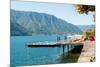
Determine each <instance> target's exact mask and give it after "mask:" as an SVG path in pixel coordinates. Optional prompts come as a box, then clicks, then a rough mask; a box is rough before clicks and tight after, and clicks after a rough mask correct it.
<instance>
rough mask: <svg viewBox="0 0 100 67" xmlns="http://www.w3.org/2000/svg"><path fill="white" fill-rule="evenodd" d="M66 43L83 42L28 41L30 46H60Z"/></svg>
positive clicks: (77, 43)
mask: <svg viewBox="0 0 100 67" xmlns="http://www.w3.org/2000/svg"><path fill="white" fill-rule="evenodd" d="M64 45H83V43H82V42H70V41H59V42H38V43H27V46H28V47H60V46H64Z"/></svg>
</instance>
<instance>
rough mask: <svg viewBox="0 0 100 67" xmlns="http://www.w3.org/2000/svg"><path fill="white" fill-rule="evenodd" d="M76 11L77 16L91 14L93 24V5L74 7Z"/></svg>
mask: <svg viewBox="0 0 100 67" xmlns="http://www.w3.org/2000/svg"><path fill="white" fill-rule="evenodd" d="M75 7H76V11H77V12H78V13H79V14H88V13H89V12H93V13H94V14H93V19H94V22H95V6H94V5H75Z"/></svg>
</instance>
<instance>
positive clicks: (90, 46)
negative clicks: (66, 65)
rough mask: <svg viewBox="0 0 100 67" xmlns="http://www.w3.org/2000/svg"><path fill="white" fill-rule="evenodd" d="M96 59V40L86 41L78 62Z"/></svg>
mask: <svg viewBox="0 0 100 67" xmlns="http://www.w3.org/2000/svg"><path fill="white" fill-rule="evenodd" d="M94 61H95V42H94V41H93V42H89V41H86V42H85V43H84V46H83V49H82V52H81V55H80V57H79V59H78V62H94Z"/></svg>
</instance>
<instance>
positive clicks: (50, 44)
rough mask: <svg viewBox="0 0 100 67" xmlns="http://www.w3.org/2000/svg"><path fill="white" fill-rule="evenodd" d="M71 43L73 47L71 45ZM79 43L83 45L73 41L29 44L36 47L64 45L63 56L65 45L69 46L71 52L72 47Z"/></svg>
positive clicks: (68, 49)
mask: <svg viewBox="0 0 100 67" xmlns="http://www.w3.org/2000/svg"><path fill="white" fill-rule="evenodd" d="M69 45H70V46H71V47H69ZM77 45H83V43H81V42H71V41H68V40H67V41H58V42H38V43H27V46H28V47H30V48H34V47H50V48H54V47H62V52H63V56H64V53H65V46H66V47H67V51H68V52H69V51H70V49H73V48H74V47H75V46H77Z"/></svg>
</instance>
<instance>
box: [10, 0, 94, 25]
mask: <svg viewBox="0 0 100 67" xmlns="http://www.w3.org/2000/svg"><path fill="white" fill-rule="evenodd" d="M11 9H14V10H19V11H34V12H40V13H47V14H51V15H54V16H56V17H58V18H61V19H63V20H65V21H67V22H69V23H72V24H75V25H91V24H94V22H93V18H92V15H91V14H89V15H86V14H78V13H77V12H76V11H75V7H74V5H72V4H58V3H43V2H41V3H40V2H24V1H11Z"/></svg>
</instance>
